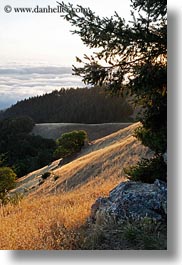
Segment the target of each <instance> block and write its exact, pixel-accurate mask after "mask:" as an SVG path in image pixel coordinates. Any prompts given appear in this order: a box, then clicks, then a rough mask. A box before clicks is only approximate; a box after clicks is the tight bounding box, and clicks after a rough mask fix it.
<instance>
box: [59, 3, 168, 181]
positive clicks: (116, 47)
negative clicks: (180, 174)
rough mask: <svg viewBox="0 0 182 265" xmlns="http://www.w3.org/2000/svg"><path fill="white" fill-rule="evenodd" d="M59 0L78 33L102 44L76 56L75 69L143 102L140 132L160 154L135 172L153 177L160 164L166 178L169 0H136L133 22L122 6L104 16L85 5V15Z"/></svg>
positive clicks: (91, 45) (87, 79) (91, 43)
mask: <svg viewBox="0 0 182 265" xmlns="http://www.w3.org/2000/svg"><path fill="white" fill-rule="evenodd" d="M59 4H60V5H61V6H62V8H64V10H65V13H64V14H65V15H64V18H65V19H66V20H67V21H69V22H70V23H71V25H72V26H74V27H75V29H74V30H73V31H72V32H73V34H78V35H79V36H80V37H81V40H82V41H83V43H84V44H85V45H86V46H88V47H89V48H91V49H92V48H96V49H97V48H98V50H97V52H93V54H92V55H91V56H87V55H84V58H83V59H79V58H77V62H79V63H81V67H75V66H73V71H74V74H75V75H79V76H81V77H82V79H83V81H84V82H85V83H86V84H90V85H99V86H104V87H106V89H107V90H108V91H109V92H112V93H118V94H121V95H128V96H129V97H130V98H132V100H133V102H134V103H135V104H136V105H138V106H141V108H142V111H141V114H140V117H139V120H140V121H141V123H142V127H140V128H139V129H138V130H137V131H136V137H137V138H138V139H140V140H141V141H142V143H143V144H144V145H146V146H148V147H150V148H151V149H152V150H153V151H154V153H155V155H154V157H153V158H152V159H150V160H143V161H142V162H140V164H139V165H137V166H136V167H135V168H134V170H133V171H130V175H131V176H132V177H133V178H135V179H137V180H142V181H145V176H144V175H145V174H148V173H149V174H150V175H151V176H152V177H151V180H150V178H149V179H148V180H147V181H148V182H150V181H153V179H154V178H155V177H154V175H155V170H156V166H157V168H160V169H161V179H163V180H164V179H166V164H165V163H164V161H163V159H162V154H163V153H164V152H166V149H167V1H166V0H131V9H132V11H131V15H132V21H131V22H126V21H125V20H124V19H122V18H121V17H120V16H119V15H118V14H117V12H115V13H114V15H113V16H112V17H110V18H108V17H103V18H100V17H99V16H97V15H96V14H95V13H94V12H93V11H92V10H90V8H87V9H83V8H82V10H84V13H83V14H81V15H80V13H79V14H78V13H76V12H75V9H74V8H73V6H72V5H71V4H68V5H66V4H65V3H64V2H62V3H59ZM78 7H79V8H81V6H78ZM103 61H104V62H105V63H104V64H103ZM141 165H142V167H141ZM159 165H160V166H159ZM142 168H143V169H144V170H142ZM147 168H148V169H149V172H147ZM137 169H139V170H138V171H137V178H136V170H137ZM133 172H134V173H133ZM132 174H133V175H132Z"/></svg>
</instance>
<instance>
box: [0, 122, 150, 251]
mask: <svg viewBox="0 0 182 265" xmlns="http://www.w3.org/2000/svg"><path fill="white" fill-rule="evenodd" d="M137 126H138V124H134V125H132V126H129V127H127V128H125V129H123V130H120V131H118V132H116V133H113V134H111V135H109V136H106V137H104V138H102V139H99V140H96V141H94V142H93V143H92V145H90V146H89V147H88V148H85V149H84V150H83V151H82V153H81V154H80V157H78V158H77V159H76V160H74V161H72V162H71V163H69V164H67V165H64V166H62V167H59V168H56V169H54V168H52V171H51V175H50V176H49V177H48V178H47V179H46V180H45V181H44V182H42V183H41V184H40V182H37V184H36V185H35V187H34V188H33V189H31V190H30V192H29V195H28V196H27V197H25V198H24V199H23V200H22V201H21V202H19V203H18V205H16V206H15V205H11V204H9V205H7V206H3V207H0V223H1V225H0V249H80V248H83V245H84V240H85V239H84V233H85V228H84V226H85V222H86V220H87V218H88V217H89V214H90V208H91V205H92V204H93V203H94V201H95V200H96V199H97V198H98V197H100V196H107V195H108V193H109V191H110V190H111V189H113V188H114V187H115V186H116V185H117V184H118V183H119V182H121V181H124V180H125V177H124V174H123V167H125V166H127V165H128V164H130V165H131V164H135V163H136V161H138V159H139V158H140V157H141V156H143V155H150V152H149V150H148V149H147V148H145V147H143V146H141V144H140V143H139V142H138V141H137V140H136V139H135V138H134V137H133V136H132V133H133V130H134V129H135V128H136V127H137ZM50 169H51V168H50ZM41 173H42V172H41ZM32 174H34V177H38V178H41V175H40V172H39V173H38V174H37V175H36V174H35V172H33V173H32ZM30 180H31V177H30V175H29V176H25V177H24V178H22V179H20V180H19V185H20V186H21V185H22V184H23V183H24V184H25V183H27V188H28V182H29V181H30ZM20 186H19V187H20Z"/></svg>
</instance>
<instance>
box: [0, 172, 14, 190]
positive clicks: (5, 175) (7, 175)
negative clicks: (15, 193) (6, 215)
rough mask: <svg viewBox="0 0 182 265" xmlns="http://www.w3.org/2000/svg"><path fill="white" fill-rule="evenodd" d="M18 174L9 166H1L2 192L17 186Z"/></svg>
mask: <svg viewBox="0 0 182 265" xmlns="http://www.w3.org/2000/svg"><path fill="white" fill-rule="evenodd" d="M15 180H16V174H15V173H14V171H13V170H12V169H11V168H9V167H1V168H0V193H5V192H6V191H9V190H11V189H13V188H14V187H15V184H16V182H15Z"/></svg>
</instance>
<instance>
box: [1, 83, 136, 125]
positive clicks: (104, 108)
mask: <svg viewBox="0 0 182 265" xmlns="http://www.w3.org/2000/svg"><path fill="white" fill-rule="evenodd" d="M22 113H24V114H25V115H27V116H29V117H31V118H32V119H33V120H34V121H35V122H36V123H47V122H59V123H61V122H64V123H104V122H127V121H129V120H130V119H131V118H130V116H131V115H132V113H133V110H132V107H131V106H130V105H129V104H128V103H127V101H126V99H124V98H121V97H119V98H118V97H116V96H112V95H106V93H105V91H104V89H99V88H98V87H95V88H92V89H89V88H77V89H73V88H70V89H64V88H62V89H60V91H56V90H55V91H53V92H52V93H49V94H45V95H43V96H37V97H33V98H29V99H25V100H23V101H20V102H18V103H17V104H15V105H13V106H12V107H11V108H9V109H7V110H6V111H4V112H2V113H1V114H0V117H2V118H9V117H10V118H12V117H18V116H21V115H22Z"/></svg>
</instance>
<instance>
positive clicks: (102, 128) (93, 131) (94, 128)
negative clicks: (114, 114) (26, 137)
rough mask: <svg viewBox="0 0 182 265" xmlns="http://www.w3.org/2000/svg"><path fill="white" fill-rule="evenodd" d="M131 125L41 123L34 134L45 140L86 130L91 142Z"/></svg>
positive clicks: (37, 125)
mask: <svg viewBox="0 0 182 265" xmlns="http://www.w3.org/2000/svg"><path fill="white" fill-rule="evenodd" d="M129 125H131V123H101V124H83V123H39V124H35V126H34V128H33V131H32V134H33V135H39V136H41V137H43V138H47V139H54V140H56V139H57V138H59V137H60V136H61V135H62V134H63V133H67V132H71V131H74V130H84V131H86V132H87V134H88V138H89V140H90V141H93V140H96V139H98V138H101V137H104V136H106V135H108V134H111V133H113V132H116V131H118V130H120V129H123V128H125V127H127V126H129Z"/></svg>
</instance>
